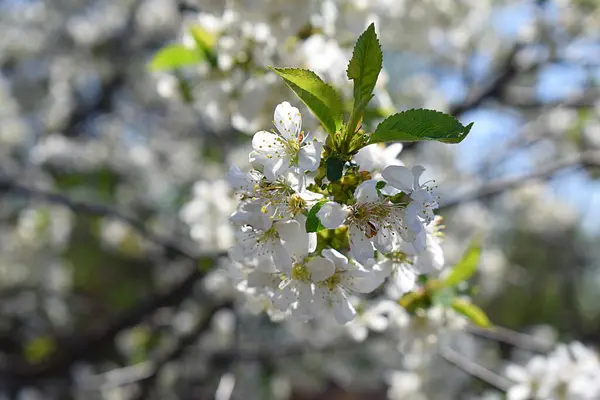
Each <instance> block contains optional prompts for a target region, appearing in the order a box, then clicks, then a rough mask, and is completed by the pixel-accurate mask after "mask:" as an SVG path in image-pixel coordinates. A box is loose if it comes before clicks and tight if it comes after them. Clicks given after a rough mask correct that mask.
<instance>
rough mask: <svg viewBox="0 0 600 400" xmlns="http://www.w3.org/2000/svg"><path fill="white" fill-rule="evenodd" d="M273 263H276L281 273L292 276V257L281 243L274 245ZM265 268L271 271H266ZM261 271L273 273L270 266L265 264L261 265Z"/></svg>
mask: <svg viewBox="0 0 600 400" xmlns="http://www.w3.org/2000/svg"><path fill="white" fill-rule="evenodd" d="M273 262H274V263H275V266H276V267H277V269H278V270H279V271H281V272H283V273H284V274H286V275H288V276H289V275H291V274H292V257H291V256H290V253H289V251H288V250H287V249H286V248H285V247H283V245H282V244H281V242H279V241H276V242H275V244H274V245H273ZM261 265H264V267H263V268H261ZM264 268H269V269H268V270H265V269H264ZM259 269H261V270H263V271H265V272H271V271H272V270H271V269H270V266H268V264H265V263H264V262H263V263H261V264H259Z"/></svg>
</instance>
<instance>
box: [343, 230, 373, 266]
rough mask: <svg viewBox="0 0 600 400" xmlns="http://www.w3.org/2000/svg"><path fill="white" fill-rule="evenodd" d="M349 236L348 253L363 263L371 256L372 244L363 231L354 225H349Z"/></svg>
mask: <svg viewBox="0 0 600 400" xmlns="http://www.w3.org/2000/svg"><path fill="white" fill-rule="evenodd" d="M349 236H350V253H351V254H352V257H353V258H355V259H356V260H357V261H359V262H361V263H363V262H365V261H367V260H368V259H369V258H373V245H372V244H371V242H370V241H369V239H367V237H366V236H365V234H364V232H363V231H361V230H360V229H358V228H357V227H356V226H351V227H350V229H349Z"/></svg>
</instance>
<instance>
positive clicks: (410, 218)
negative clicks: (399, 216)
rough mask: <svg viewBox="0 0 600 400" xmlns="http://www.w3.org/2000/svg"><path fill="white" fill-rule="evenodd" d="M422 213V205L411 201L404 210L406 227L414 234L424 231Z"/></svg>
mask: <svg viewBox="0 0 600 400" xmlns="http://www.w3.org/2000/svg"><path fill="white" fill-rule="evenodd" d="M420 212H421V205H420V204H418V203H417V202H414V201H411V202H410V203H409V204H408V206H406V209H405V210H404V225H406V227H407V228H408V229H409V230H410V231H412V232H414V233H418V232H421V231H422V230H423V224H422V223H421V221H420V220H419V213H420Z"/></svg>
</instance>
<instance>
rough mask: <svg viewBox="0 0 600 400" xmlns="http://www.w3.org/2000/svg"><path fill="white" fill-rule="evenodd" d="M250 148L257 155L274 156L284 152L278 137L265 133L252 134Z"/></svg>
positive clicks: (281, 141)
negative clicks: (276, 153)
mask: <svg viewBox="0 0 600 400" xmlns="http://www.w3.org/2000/svg"><path fill="white" fill-rule="evenodd" d="M252 148H253V149H254V150H255V151H256V152H258V153H259V154H275V152H283V151H284V145H283V140H282V139H281V138H280V137H279V136H278V135H276V134H274V133H271V132H267V131H260V132H256V133H255V134H254V136H253V137H252Z"/></svg>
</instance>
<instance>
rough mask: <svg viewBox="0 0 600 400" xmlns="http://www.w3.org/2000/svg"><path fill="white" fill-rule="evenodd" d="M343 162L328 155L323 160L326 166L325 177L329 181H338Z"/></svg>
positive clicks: (342, 170)
mask: <svg viewBox="0 0 600 400" xmlns="http://www.w3.org/2000/svg"><path fill="white" fill-rule="evenodd" d="M344 164H345V162H344V161H342V160H340V159H339V158H336V157H329V158H327V160H325V167H326V168H327V179H329V182H336V181H339V180H340V178H341V177H342V175H343V174H344Z"/></svg>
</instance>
